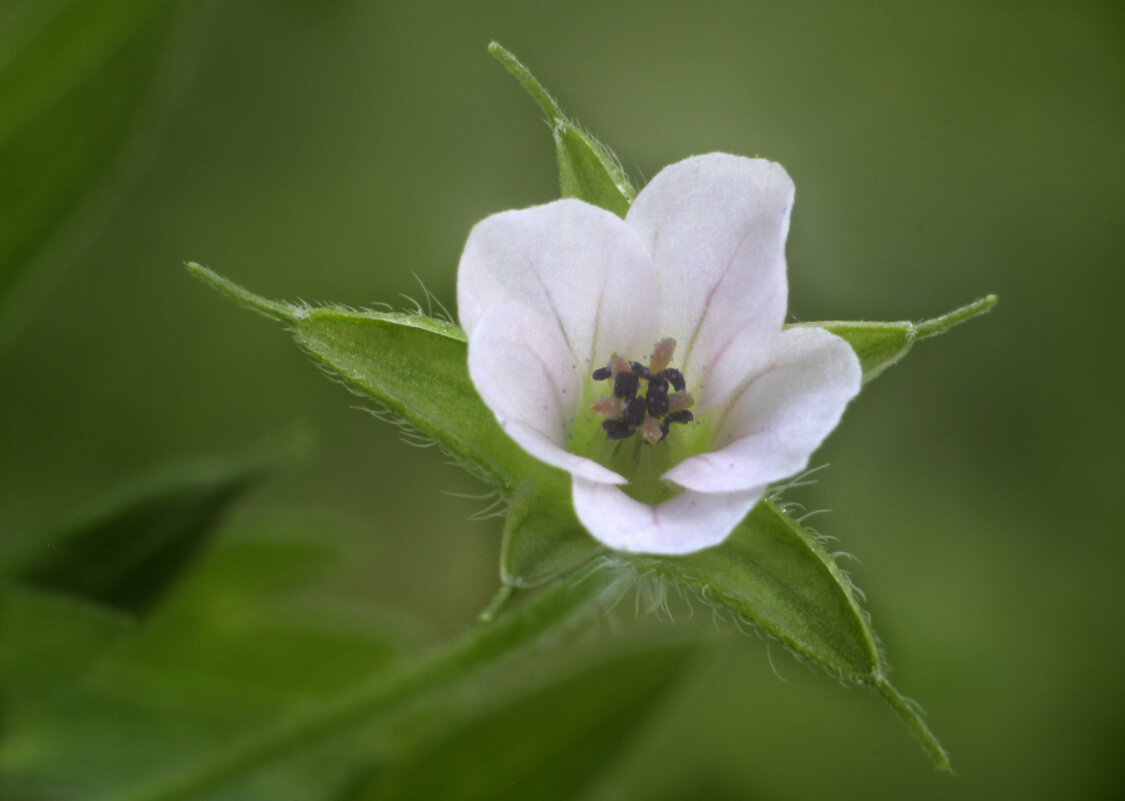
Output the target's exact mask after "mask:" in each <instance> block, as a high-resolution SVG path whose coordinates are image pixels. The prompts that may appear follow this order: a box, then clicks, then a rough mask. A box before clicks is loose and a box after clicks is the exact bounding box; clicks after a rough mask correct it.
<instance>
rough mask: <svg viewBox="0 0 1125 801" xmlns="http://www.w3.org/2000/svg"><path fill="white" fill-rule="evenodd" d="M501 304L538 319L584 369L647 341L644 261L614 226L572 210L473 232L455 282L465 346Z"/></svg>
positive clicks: (530, 212)
mask: <svg viewBox="0 0 1125 801" xmlns="http://www.w3.org/2000/svg"><path fill="white" fill-rule="evenodd" d="M505 301H515V302H518V303H522V304H524V305H526V306H528V307H530V308H531V309H533V310H534V311H536V312H538V313H540V314H541V315H543V316H544V317H545V318H546V319H547V320H548V321H549V324H550V326H551V327H552V328H554V329H556V330H558V331H559V332H561V335H562V339H563V340H564V341H565V343H566V346H567V347H568V348H569V349H570V352H571V353H572V354H573V355H574V358H575V361H576V362H577V363H578V364H579V365H580V366H581V367H583V368H585V367H587V366H589V365H591V364H592V365H601V364H604V363H605V362H606V361H608V360H609V357H610V354H611V353H612V352H613V351H619V352H621V353H635V352H639V351H642V350H644V349H647V348H650V347H651V346H652V343H653V341H655V339H656V326H657V323H658V322H659V320H658V319H657V314H656V313H655V312H654V309H656V308H657V304H658V302H659V289H658V287H657V284H656V279H655V271H654V269H653V266H652V260H651V258H650V257H649V255H648V253H647V252H646V251H645V249H644V247H643V245H642V244H641V241H640V239H639V238H638V237H637V235H636V233H635V232H633V230H632V229H631V228H629V226H627V225H626V224H625V222H624V221H623V220H622V219H621V218H620V217H617V216H616V215H614V214H612V213H610V212H608V211H606V210H604V209H600V208H598V207H597V206H591V205H590V204H588V203H583V202H582V201H580V200H573V199H567V200H558V201H555V202H554V203H548V204H546V205H543V206H535V207H533V208H530V209H520V210H517V211H505V212H501V213H500V214H494V215H492V216H491V217H488V218H486V219H485V220H483V221H481V222H480V223H479V224H478V225H477V226H476V227H475V228H473V230H472V233H470V234H469V239H468V241H467V242H466V243H465V250H464V252H463V253H462V254H461V263H460V266H459V267H458V272H457V306H458V311H459V313H460V317H461V326H462V327H463V328H464V329H465V332H466V333H467V334H468V335H469V338H470V339H472V337H473V335H474V331H475V329H476V327H477V326H478V325H479V323H480V320H481V319H482V318H483V316H484V315H485V314H486V313H487V312H488V310H489V309H490V308H491V307H492V306H494V305H495V304H497V303H502V302H505Z"/></svg>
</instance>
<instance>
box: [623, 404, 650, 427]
mask: <svg viewBox="0 0 1125 801" xmlns="http://www.w3.org/2000/svg"><path fill="white" fill-rule="evenodd" d="M621 419H622V420H624V421H625V423H626V424H627V425H629V426H630V427H632V428H640V426H641V423H643V422H644V421H645V399H644V398H643V397H641V398H633V399H632V400H630V401H629V405H628V406H626V407H625V414H623V415H621Z"/></svg>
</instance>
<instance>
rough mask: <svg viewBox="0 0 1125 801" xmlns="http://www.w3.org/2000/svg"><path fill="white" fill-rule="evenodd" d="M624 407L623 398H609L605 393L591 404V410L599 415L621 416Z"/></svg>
mask: <svg viewBox="0 0 1125 801" xmlns="http://www.w3.org/2000/svg"><path fill="white" fill-rule="evenodd" d="M623 409H624V403H622V401H621V398H607V397H605V396H604V395H603V396H602V397H600V398H598V399H597V400H596V401H594V402H593V403H592V404H591V405H590V411H591V412H593V413H594V414H596V415H598V416H599V417H620V416H621V412H622V411H623Z"/></svg>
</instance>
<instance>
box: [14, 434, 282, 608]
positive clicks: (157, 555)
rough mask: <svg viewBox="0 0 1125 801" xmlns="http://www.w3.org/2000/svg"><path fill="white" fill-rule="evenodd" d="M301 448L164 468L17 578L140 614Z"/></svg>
mask: <svg viewBox="0 0 1125 801" xmlns="http://www.w3.org/2000/svg"><path fill="white" fill-rule="evenodd" d="M298 447H300V445H299V443H298V442H297V441H296V440H289V441H286V442H283V443H281V444H271V445H269V446H266V447H264V448H259V449H255V450H254V451H252V452H249V453H247V454H244V455H242V456H237V457H232V458H230V459H227V460H210V461H204V462H193V463H188V464H182V465H174V466H167V467H163V468H161V469H160V470H158V471H157V472H154V473H152V474H150V475H148V476H146V477H144V478H143V479H141V480H140V481H138V482H137V483H136V484H135V485H134V486H131V487H128V488H126V489H125V490H123V491H120V492H117V493H115V494H113V495H112V496H110V497H107V498H105V499H103V500H102V501H101V502H99V503H98V504H97V506H95V507H94V508H92V509H91V510H89V511H87V512H85V513H83V514H82V515H80V516H79V517H78V519H76V520H75V521H73V522H71V523H69V524H67V525H65V526H64V527H62V528H61V529H60V530H59V531H57V532H56V533H54V534H52V535H50V536H46V537H44V538H42V539H41V541H42V542H43V543H44V546H43V547H42V548H40V549H39V550H38V551H37V552H34V553H32V554H31V555H29V556H27V557H26V558H25V559H24V560H23V561H22V562H21V563H19V564H17V565H16V567H15V569H14V571H13V574H14V577H15V578H16V579H17V580H19V581H22V582H24V583H27V584H31V585H34V586H37V587H42V588H46V589H51V590H55V591H59V592H65V593H70V594H74V595H78V596H82V597H84V598H88V599H91V600H94V601H97V602H99V603H103V604H106V605H108V606H111V607H115V608H118V609H121V610H124V611H127V612H132V613H138V614H139V613H144V612H146V611H147V610H148V609H149V608H151V607H152V605H153V604H154V603H155V602H156V601H157V600H159V598H160V597H161V596H162V595H163V593H164V592H165V591H166V590H167V589H168V587H169V586H170V585H171V584H172V583H173V582H174V581H175V580H176V579H177V578H178V577H179V576H180V575H181V574H182V573H183V572H184V570H185V568H186V567H187V565H188V564H189V563H190V562H191V560H192V558H193V557H194V556H195V555H196V553H197V552H198V551H199V550H200V548H201V547H202V546H203V544H204V543H205V542H206V541H207V539H208V538H209V537H210V536H211V534H212V533H213V531H214V529H215V525H216V523H217V522H218V521H219V519H220V518H221V516H222V514H223V513H224V512H225V511H226V509H227V508H228V507H229V506H230V504H231V503H232V502H234V501H235V500H236V499H237V498H238V497H240V496H241V495H242V494H243V493H244V492H245V491H246V490H247V489H249V488H250V487H251V486H253V485H254V484H255V483H257V482H258V481H259V480H260V479H262V478H263V477H264V476H265V475H266V474H268V473H269V472H270V471H272V470H273V469H275V468H276V467H277V466H278V464H279V463H280V462H281V461H283V460H284V459H286V458H288V457H289V456H290V455H292V453H293V452H294V451H295V449H296V448H298Z"/></svg>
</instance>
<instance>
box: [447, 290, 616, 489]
mask: <svg viewBox="0 0 1125 801" xmlns="http://www.w3.org/2000/svg"><path fill="white" fill-rule="evenodd" d="M583 372H584V370H580V369H579V366H578V365H577V364H576V363H575V361H574V357H573V355H572V354H571V352H570V349H569V348H567V346H566V343H565V342H564V341H563V338H562V336H561V334H560V333H559V329H558V326H557V325H556V324H555V323H554V321H553V320H550V319H548V318H545V317H543V316H542V315H540V314H537V313H536V312H535V311H533V310H531V309H529V308H528V307H526V306H523V305H521V304H518V303H510V302H509V303H500V304H497V305H496V306H493V307H492V308H491V309H490V310H489V312H488V313H487V314H485V315H484V317H483V318H482V319H481V320H480V321H479V322H478V323H477V325H476V328H475V330H474V331H473V334H472V336H471V337H470V339H469V375H470V376H471V377H472V379H473V385H474V386H475V387H476V388H477V392H479V393H480V396H481V398H482V399H483V400H484V402H485V404H486V405H487V406H488V408H490V409H491V410H492V411H493V413H494V414H495V415H496V419H497V420H498V421H499V422H500V425H501V426H502V427H503V428H504V430H505V431H506V432H507V434H508V436H510V437H511V438H512V439H514V440H515V441H516V442H517V443H519V445H520V447H522V448H523V449H524V450H526V451H527V452H528V453H530V454H531V455H532V456H534V457H535V458H537V459H540V460H542V461H544V462H546V463H547V464H549V465H553V466H555V467H559V468H562V469H563V470H566V471H567V472H569V473H573V474H574V475H577V476H584V477H586V478H588V479H591V480H593V481H604V482H609V483H615V484H623V483H625V479H624V478H622V477H621V476H619V475H618V474H617V473H615V472H613V471H612V470H609V469H607V468H605V467H602V466H601V465H599V464H597V463H596V462H594V461H591V460H590V459H586V458H584V457H582V456H576V455H575V454H573V453H569V452H568V451H567V450H566V447H565V446H566V430H567V425H568V424H569V423H570V422H571V421H572V420H573V417H574V410H575V408H576V407H577V404H578V403H579V402H580V401H581V394H582V392H581V386H582V375H583Z"/></svg>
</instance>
